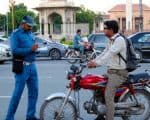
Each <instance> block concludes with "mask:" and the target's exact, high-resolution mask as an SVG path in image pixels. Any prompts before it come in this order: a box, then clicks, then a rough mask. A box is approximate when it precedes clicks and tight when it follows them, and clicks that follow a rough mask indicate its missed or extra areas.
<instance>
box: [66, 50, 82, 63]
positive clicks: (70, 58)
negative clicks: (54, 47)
mask: <svg viewBox="0 0 150 120" xmlns="http://www.w3.org/2000/svg"><path fill="white" fill-rule="evenodd" d="M66 57H67V61H68V62H69V63H71V64H75V63H76V62H77V61H78V60H79V59H80V58H79V55H78V54H77V52H75V51H74V50H71V51H69V52H68V54H67V56H66Z"/></svg>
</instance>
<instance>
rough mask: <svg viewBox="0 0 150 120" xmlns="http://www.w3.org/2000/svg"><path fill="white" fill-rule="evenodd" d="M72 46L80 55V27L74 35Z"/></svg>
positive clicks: (82, 48) (82, 50) (82, 49)
mask: <svg viewBox="0 0 150 120" xmlns="http://www.w3.org/2000/svg"><path fill="white" fill-rule="evenodd" d="M73 46H74V49H76V50H79V51H80V52H81V54H82V55H83V54H84V45H83V41H82V37H81V30H80V29H78V30H77V32H76V35H75V36H74V39H73Z"/></svg>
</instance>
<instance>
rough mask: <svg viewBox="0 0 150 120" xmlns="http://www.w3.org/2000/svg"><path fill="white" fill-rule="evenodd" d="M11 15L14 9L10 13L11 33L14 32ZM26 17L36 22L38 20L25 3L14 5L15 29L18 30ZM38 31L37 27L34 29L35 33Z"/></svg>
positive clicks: (9, 24) (9, 27)
mask: <svg viewBox="0 0 150 120" xmlns="http://www.w3.org/2000/svg"><path fill="white" fill-rule="evenodd" d="M11 15H12V9H11V8H10V12H8V29H9V31H12V22H11V21H12V16H11ZM25 15H30V16H32V17H33V18H34V19H35V20H37V18H36V17H37V16H36V14H35V13H34V12H32V11H28V10H27V7H26V6H25V5H24V4H23V3H20V4H18V5H14V27H15V28H17V27H18V26H19V25H20V23H21V21H22V18H23V16H25ZM36 22H37V21H36ZM36 30H37V27H35V28H34V29H33V31H36Z"/></svg>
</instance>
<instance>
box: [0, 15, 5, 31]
mask: <svg viewBox="0 0 150 120" xmlns="http://www.w3.org/2000/svg"><path fill="white" fill-rule="evenodd" d="M5 29H6V16H5V15H3V14H0V31H5Z"/></svg>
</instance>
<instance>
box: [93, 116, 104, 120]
mask: <svg viewBox="0 0 150 120" xmlns="http://www.w3.org/2000/svg"><path fill="white" fill-rule="evenodd" d="M95 120H105V118H104V116H103V115H98V116H97V117H96V118H95Z"/></svg>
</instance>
